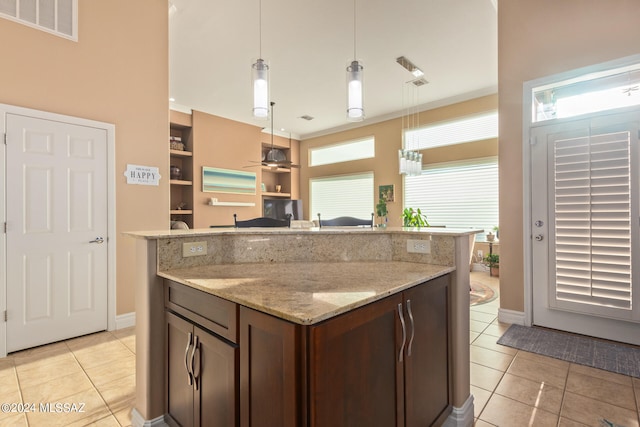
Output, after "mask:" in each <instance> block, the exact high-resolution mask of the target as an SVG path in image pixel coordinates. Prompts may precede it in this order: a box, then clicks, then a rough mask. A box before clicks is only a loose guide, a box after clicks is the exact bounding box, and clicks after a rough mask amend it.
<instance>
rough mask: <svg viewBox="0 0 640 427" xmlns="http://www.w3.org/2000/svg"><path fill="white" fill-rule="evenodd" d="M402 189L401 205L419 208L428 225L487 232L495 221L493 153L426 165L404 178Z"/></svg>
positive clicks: (496, 195)
mask: <svg viewBox="0 0 640 427" xmlns="http://www.w3.org/2000/svg"><path fill="white" fill-rule="evenodd" d="M404 192H405V194H404V204H405V207H411V208H414V209H415V208H420V209H421V210H422V212H423V213H424V214H426V215H427V221H429V224H431V225H444V226H446V227H451V228H481V229H484V230H485V231H487V232H488V231H491V230H492V229H493V227H495V226H497V225H498V159H497V157H487V158H482V159H473V160H470V161H469V160H466V161H460V162H448V163H438V164H434V165H429V166H426V167H425V168H424V169H423V170H422V174H421V175H418V176H413V177H406V178H405V182H404ZM478 236H480V235H478Z"/></svg>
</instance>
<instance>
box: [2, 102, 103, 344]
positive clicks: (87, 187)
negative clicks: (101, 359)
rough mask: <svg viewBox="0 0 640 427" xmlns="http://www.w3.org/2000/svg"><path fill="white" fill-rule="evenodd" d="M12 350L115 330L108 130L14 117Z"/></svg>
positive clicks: (9, 212) (10, 127)
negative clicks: (110, 318) (110, 300)
mask: <svg viewBox="0 0 640 427" xmlns="http://www.w3.org/2000/svg"><path fill="white" fill-rule="evenodd" d="M6 133H7V147H6V159H7V166H6V177H7V179H6V182H7V184H6V187H7V190H6V197H7V198H6V200H7V206H6V218H7V233H6V244H7V274H6V278H7V280H6V283H7V317H8V319H7V332H6V340H7V352H11V351H16V350H20V349H24V348H28V347H33V346H37V345H41V344H45V343H49V342H54V341H58V340H62V339H67V338H70V337H74V336H78V335H83V334H87V333H91V332H96V331H100V330H105V329H107V283H108V280H107V262H108V259H107V257H108V250H107V246H108V242H107V240H108V239H107V237H108V236H107V216H108V212H107V134H106V130H104V129H97V128H93V127H89V126H79V125H75V124H69V123H63V122H59V121H54V120H44V119H40V118H33V117H27V116H23V115H18V114H7V116H6Z"/></svg>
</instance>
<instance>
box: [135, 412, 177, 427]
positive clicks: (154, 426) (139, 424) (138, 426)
mask: <svg viewBox="0 0 640 427" xmlns="http://www.w3.org/2000/svg"><path fill="white" fill-rule="evenodd" d="M131 425H132V426H133V427H168V424H167V423H165V422H164V416H163V415H161V416H159V417H158V418H154V419H152V420H145V419H144V418H143V417H142V415H140V412H138V410H137V409H136V408H133V411H131Z"/></svg>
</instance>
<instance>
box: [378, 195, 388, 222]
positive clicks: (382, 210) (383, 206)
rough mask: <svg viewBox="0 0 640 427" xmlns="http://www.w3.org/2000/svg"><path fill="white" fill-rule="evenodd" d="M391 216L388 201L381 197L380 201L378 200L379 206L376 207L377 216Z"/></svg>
mask: <svg viewBox="0 0 640 427" xmlns="http://www.w3.org/2000/svg"><path fill="white" fill-rule="evenodd" d="M388 214H389V211H387V201H386V200H385V199H384V198H383V197H381V198H380V200H378V204H377V205H376V215H378V216H379V217H380V218H382V217H385V216H387V215H388Z"/></svg>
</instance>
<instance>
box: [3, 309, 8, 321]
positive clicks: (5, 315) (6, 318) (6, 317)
mask: <svg viewBox="0 0 640 427" xmlns="http://www.w3.org/2000/svg"><path fill="white" fill-rule="evenodd" d="M7 320H9V316H8V315H7V310H5V311H4V321H5V322H6V321H7Z"/></svg>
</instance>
